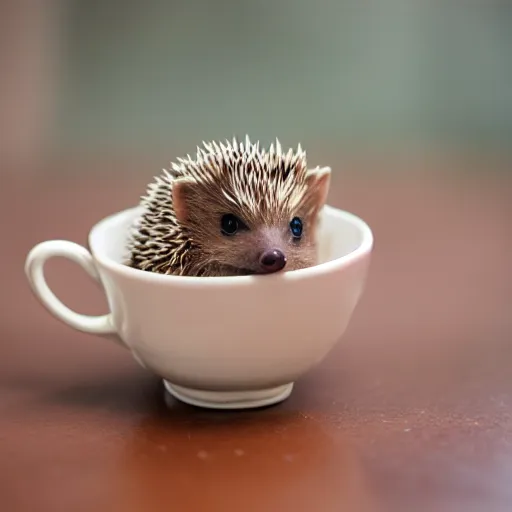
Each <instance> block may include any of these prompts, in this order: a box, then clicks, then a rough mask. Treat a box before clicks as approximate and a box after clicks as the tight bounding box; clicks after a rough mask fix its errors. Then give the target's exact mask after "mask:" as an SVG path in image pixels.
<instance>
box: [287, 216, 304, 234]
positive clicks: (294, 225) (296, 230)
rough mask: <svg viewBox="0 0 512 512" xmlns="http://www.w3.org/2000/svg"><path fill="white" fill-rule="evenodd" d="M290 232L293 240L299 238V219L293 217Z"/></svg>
mask: <svg viewBox="0 0 512 512" xmlns="http://www.w3.org/2000/svg"><path fill="white" fill-rule="evenodd" d="M290 230H291V232H292V235H293V237H294V238H300V237H301V236H302V221H301V220H300V219H299V217H294V218H293V219H292V220H291V222H290Z"/></svg>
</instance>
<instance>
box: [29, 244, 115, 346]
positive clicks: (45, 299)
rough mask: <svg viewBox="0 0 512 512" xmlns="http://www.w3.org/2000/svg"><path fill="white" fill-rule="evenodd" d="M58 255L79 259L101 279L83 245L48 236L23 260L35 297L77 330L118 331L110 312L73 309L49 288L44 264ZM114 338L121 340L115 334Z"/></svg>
mask: <svg viewBox="0 0 512 512" xmlns="http://www.w3.org/2000/svg"><path fill="white" fill-rule="evenodd" d="M59 256H60V257H64V258H67V259H69V260H71V261H74V262H75V263H78V264H79V265H80V266H81V267H82V268H83V269H84V270H85V271H86V272H87V273H88V274H89V275H90V276H91V277H92V278H93V279H94V280H95V281H97V282H99V283H101V280H100V276H99V274H98V271H97V269H96V266H95V264H94V260H93V258H92V256H91V254H90V253H89V251H88V250H87V249H86V248H85V247H82V246H81V245H78V244H75V243H74V242H68V241H64V240H49V241H47V242H42V243H40V244H38V245H36V246H35V247H34V248H33V249H32V250H31V251H30V252H29V254H28V256H27V259H26V263H25V274H26V276H27V278H28V281H29V283H30V286H31V288H32V290H33V292H34V293H35V295H36V296H37V298H38V299H39V300H40V301H41V302H42V304H43V305H44V306H45V307H46V309H48V311H50V313H52V314H53V315H54V316H55V317H57V318H58V319H59V320H61V321H62V322H64V323H65V324H67V325H69V326H71V327H73V328H74V329H77V330H78V331H82V332H87V333H91V334H99V335H104V336H108V337H110V336H109V335H113V334H117V331H116V329H115V327H114V324H113V322H112V315H111V313H108V314H107V315H101V316H89V315H82V314H80V313H76V312H75V311H72V310H71V309H69V308H68V307H67V306H65V305H64V304H63V303H62V302H61V301H60V300H59V299H58V298H57V297H56V296H55V294H54V293H53V292H52V291H51V289H50V288H49V286H48V285H47V284H46V280H45V277H44V265H45V263H46V261H47V260H49V259H50V258H54V257H59ZM114 338H115V339H116V341H118V342H121V340H120V339H119V338H118V337H117V336H115V337H114Z"/></svg>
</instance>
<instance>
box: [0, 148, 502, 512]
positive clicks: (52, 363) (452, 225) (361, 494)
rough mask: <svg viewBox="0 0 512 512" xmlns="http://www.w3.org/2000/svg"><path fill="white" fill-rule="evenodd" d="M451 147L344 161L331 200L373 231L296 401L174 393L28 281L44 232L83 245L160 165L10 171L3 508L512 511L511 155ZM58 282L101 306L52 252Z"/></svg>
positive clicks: (75, 303) (3, 200)
mask: <svg viewBox="0 0 512 512" xmlns="http://www.w3.org/2000/svg"><path fill="white" fill-rule="evenodd" d="M452 164H453V163H451V162H447V161H444V162H443V163H442V165H441V164H440V163H439V162H436V161H431V162H429V163H423V164H422V165H421V166H418V165H416V167H414V165H409V163H407V162H402V166H403V170H404V172H401V171H396V172H395V173H391V174H387V173H386V172H384V171H383V172H379V171H380V168H382V162H381V161H379V160H378V159H376V160H375V161H374V162H366V163H364V164H363V163H359V164H357V165H360V166H361V167H364V166H366V167H369V166H371V167H372V168H374V167H375V169H378V170H377V171H375V172H373V173H372V172H369V173H358V172H357V170H358V168H357V165H356V164H353V165H352V167H351V166H350V165H348V171H347V172H346V175H343V174H342V173H340V174H339V175H336V177H335V179H334V183H333V187H332V190H331V195H330V201H329V202H330V203H331V204H333V205H335V206H339V207H343V208H346V209H348V210H351V211H353V212H354V213H356V214H359V215H361V216H362V217H363V218H364V219H365V220H367V221H368V223H369V224H370V225H371V227H372V228H373V230H374V234H375V239H376V242H375V253H374V258H373V263H372V267H371V271H370V276H369V281H368V286H367V289H366V293H365V295H364V297H363V299H362V301H361V303H360V305H359V306H358V308H357V310H356V312H355V315H354V317H353V321H352V322H351V324H350V326H349V329H348V330H347V332H346V335H345V336H344V338H343V340H342V342H340V343H339V345H338V346H337V347H336V348H335V350H334V351H333V352H332V353H331V354H330V355H329V357H328V358H327V359H326V360H325V362H324V363H323V364H322V365H321V366H320V367H318V368H316V369H315V370H314V371H312V372H311V373H310V374H309V375H308V376H306V377H305V378H304V379H302V380H301V381H300V382H298V383H297V385H296V388H295V391H294V393H293V394H292V396H291V397H290V398H289V400H287V401H286V402H284V403H282V404H280V405H278V406H274V407H271V408H267V409H262V410H258V411H250V412H212V411H206V410H199V409H195V408H192V407H189V406H186V405H183V404H180V403H177V402H176V401H174V400H172V399H169V398H168V397H166V396H165V394H164V391H163V388H162V385H161V383H160V382H159V380H158V379H157V378H155V377H154V376H152V375H151V374H148V373H147V372H146V371H144V370H143V369H141V368H139V367H138V366H137V365H136V363H135V362H134V361H133V360H132V359H131V358H130V357H129V356H128V354H126V353H125V352H124V351H123V350H122V349H120V348H118V347H117V346H114V344H110V343H108V342H107V341H105V340H104V339H99V338H95V337H93V336H89V335H86V334H81V333H77V332H75V331H73V330H72V329H71V328H68V327H67V326H65V325H63V324H61V323H59V322H58V321H57V320H55V319H54V318H53V317H51V316H50V315H49V314H48V313H47V312H46V310H44V308H43V307H42V306H41V305H40V304H39V303H38V302H37V301H36V299H35V298H34V297H33V296H32V294H31V292H30V291H29V288H28V285H27V283H26V281H25V278H24V275H23V263H24V258H25V256H26V253H27V252H28V250H29V249H30V248H31V247H32V246H33V245H34V244H35V243H37V242H39V241H42V240H45V239H51V238H64V239H70V240H73V241H76V242H79V243H85V241H86V236H87V231H88V229H89V228H90V227H91V226H92V224H93V223H95V222H96V221H97V220H99V219H101V218H102V217H103V216H105V215H107V214H109V213H112V212H113V211H116V210H118V209H121V208H125V207H128V206H131V205H132V204H134V202H135V201H136V200H137V198H138V196H139V195H140V193H141V192H142V189H143V188H144V185H145V182H146V181H147V180H148V179H149V177H150V174H148V173H147V172H145V174H143V175H141V174H133V173H128V174H127V175H126V176H121V175H119V174H117V175H116V174H115V173H114V174H112V175H108V174H106V173H103V174H102V172H101V169H99V170H98V169H96V170H98V172H94V173H86V172H84V173H79V174H78V177H77V175H74V176H72V177H70V176H68V175H59V174H58V173H57V172H54V173H49V174H45V175H43V176H42V177H37V176H36V177H34V176H31V175H28V176H25V177H23V175H17V177H12V176H11V177H10V176H2V177H1V178H0V180H1V182H0V214H1V219H2V220H1V226H2V242H1V261H2V265H1V267H0V272H1V281H0V283H1V286H0V303H1V309H0V348H1V353H0V356H1V357H0V392H1V394H0V509H1V510H2V511H3V512H25V511H26V512H46V511H48V512H50V511H51V512H61V511H62V512H80V511H88V512H89V511H95V512H97V511H109V512H117V511H123V512H131V511H134V512H135V511H144V512H145V511H147V512H154V511H160V510H162V511H164V510H165V511H169V510H173V511H174V510H175V511H192V512H202V511H208V512H217V511H240V512H252V511H255V512H274V511H275V512H278V511H279V512H284V511H318V512H321V511H325V512H331V511H332V512H341V511H345V510H346V511H350V512H358V511H374V510H375V511H376V510H379V511H380V510H383V511H391V512H399V511H406V512H409V511H411V512H412V511H415V512H423V511H432V512H445V511H464V512H473V511H475V512H476V511H478V512H481V511H485V512H491V511H492V512H494V511H507V512H509V511H510V510H512V256H511V255H512V227H511V224H512V199H511V190H512V176H511V175H510V173H507V172H500V169H499V168H501V167H503V169H502V171H506V170H507V169H510V165H509V164H510V162H508V163H506V162H505V163H503V162H502V163H501V164H496V163H492V164H489V165H488V164H487V163H485V162H483V161H479V162H478V161H475V160H473V159H471V158H468V159H466V160H463V161H458V162H457V163H456V164H453V165H452ZM389 166H390V167H392V166H394V164H391V163H389ZM429 166H430V167H429ZM106 167H108V166H106ZM480 167H481V170H482V172H480V173H476V172H475V173H472V172H470V171H471V169H474V170H480ZM466 168H467V169H469V170H470V171H468V172H459V170H460V169H464V170H465V169H466ZM422 169H423V170H429V171H432V172H429V173H424V172H422ZM434 169H439V172H434V171H433V170H434ZM458 169H459V170H458ZM405 170H408V171H409V172H405ZM491 170H492V171H493V172H490V171H491ZM150 172H151V171H150ZM48 279H49V281H50V283H51V285H52V286H53V287H54V289H55V291H56V293H58V294H59V295H60V296H61V297H62V298H63V299H64V300H65V301H66V302H67V303H68V304H69V305H70V306H71V307H73V308H76V309H77V310H79V311H81V312H84V313H90V314H99V313H101V312H104V311H105V309H106V303H105V300H104V298H103V297H102V295H101V292H100V291H99V290H98V289H97V288H96V287H95V285H94V284H92V283H91V282H90V280H89V279H88V278H87V277H86V276H85V275H84V273H83V272H81V271H80V269H78V268H77V267H75V266H74V265H73V264H71V263H69V262H66V261H51V262H50V263H49V267H48Z"/></svg>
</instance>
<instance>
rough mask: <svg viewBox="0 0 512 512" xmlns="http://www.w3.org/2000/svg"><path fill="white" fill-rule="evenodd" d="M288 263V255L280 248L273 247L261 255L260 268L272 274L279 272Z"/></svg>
mask: <svg viewBox="0 0 512 512" xmlns="http://www.w3.org/2000/svg"><path fill="white" fill-rule="evenodd" d="M285 265H286V255H285V254H284V253H283V252H281V251H280V250H279V249H271V250H269V251H265V252H263V254H262V255H261V256H260V268H261V270H262V272H264V273H266V274H270V273H272V272H279V271H280V270H282V269H283V268H284V267H285Z"/></svg>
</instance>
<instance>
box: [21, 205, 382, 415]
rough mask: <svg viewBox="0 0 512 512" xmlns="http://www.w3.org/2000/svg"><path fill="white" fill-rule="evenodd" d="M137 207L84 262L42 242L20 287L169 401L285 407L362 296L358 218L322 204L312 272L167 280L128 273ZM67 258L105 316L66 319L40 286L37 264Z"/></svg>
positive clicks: (105, 228)
mask: <svg viewBox="0 0 512 512" xmlns="http://www.w3.org/2000/svg"><path fill="white" fill-rule="evenodd" d="M139 214H140V210H139V208H133V209H129V210H125V211H122V212H119V213H116V214H114V215H112V216H110V217H107V218H105V219H104V220H102V221H101V222H99V223H98V224H96V226H94V227H93V229H92V230H91V233H90V236H89V247H90V250H91V253H92V255H91V254H89V252H88V251H87V250H86V249H85V248H83V247H81V246H79V245H77V244H74V243H72V242H65V241H49V242H43V243H42V244H39V246H36V247H35V248H34V249H33V250H32V251H31V253H30V254H29V256H28V258H27V264H26V272H27V276H28V279H29V282H30V284H31V286H32V288H33V290H34V291H35V293H36V295H37V296H38V297H39V299H40V300H41V302H42V303H43V304H44V305H45V306H46V307H47V308H48V309H49V311H50V312H51V313H52V314H54V315H55V316H56V317H57V318H59V319H60V320H62V321H63V322H65V323H67V324H68V325H70V326H71V327H74V328H76V329H79V330H82V331H85V332H89V333H92V334H97V335H101V336H106V337H109V338H114V339H115V340H117V341H119V342H120V344H121V345H122V346H124V347H125V348H127V349H128V350H129V351H130V352H131V353H132V355H133V357H134V358H135V359H136V360H137V361H138V362H139V363H140V364H141V365H142V366H144V367H145V368H147V369H148V370H150V371H152V372H153V373H155V374H156V375H158V376H160V377H161V378H162V379H163V380H164V383H165V386H166V389H167V390H168V391H169V393H171V395H173V396H174V397H176V398H178V399H180V400H182V401H184V402H187V403H189V404H193V405H197V406H203V407H214V408H224V409H225V408H248V407H258V406H263V405H269V404H272V403H276V402H280V401H282V400H284V399H286V398H287V397H288V396H289V395H290V393H291V391H292V388H293V383H294V381H295V380H296V379H298V378H299V377H301V376H302V375H303V374H305V373H306V372H307V371H309V370H310V369H311V368H312V367H313V366H315V365H316V364H318V363H319V362H320V361H321V360H322V359H324V357H326V355H327V354H328V353H329V352H330V350H331V349H332V348H333V347H334V345H335V344H336V343H337V341H338V340H339V339H340V338H341V336H342V335H343V333H344V331H345V329H346V327H347V325H348V322H349V320H350V318H351V315H352V313H353V310H354V308H355V306H356V305H357V303H358V301H359V298H360V295H361V293H362V291H363V288H364V284H365V280H366V275H367V270H368V266H369V261H370V254H371V251H372V246H373V237H372V233H371V230H370V228H369V227H368V226H367V225H366V223H365V222H364V221H362V220H361V219H359V218H358V217H356V216H354V215H352V214H350V213H348V212H344V211H341V210H337V209H335V208H332V207H329V206H326V207H325V208H324V210H323V212H322V216H321V223H320V227H319V256H320V263H319V264H318V265H316V266H314V267H309V268H305V269H300V270H293V271H288V272H279V273H274V274H270V275H255V276H229V277H189V276H166V275H161V274H156V273H152V272H144V271H141V270H137V269H134V268H130V267H128V266H127V265H125V264H124V262H126V261H127V254H126V249H125V248H126V239H127V235H128V233H129V229H130V226H131V225H132V223H133V221H134V220H135V218H136V217H137V216H138V215H139ZM53 256H65V257H68V258H69V259H71V260H73V261H75V262H77V263H79V264H80V265H81V266H82V267H83V268H84V270H86V271H87V272H88V273H89V275H91V277H93V278H95V279H97V280H98V281H100V283H101V284H102V285H103V288H104V290H105V294H106V296H107V301H108V305H109V308H110V313H109V314H107V315H104V316H101V317H88V316H85V315H80V314H78V313H75V312H73V311H71V310H69V309H68V308H67V307H66V306H64V304H62V303H61V302H60V301H59V300H58V299H57V298H56V297H55V296H54V295H53V293H52V292H51V290H50V289H49V287H48V285H47V284H46V282H45V280H44V276H43V267H44V263H45V261H46V260H47V259H48V258H50V257H53Z"/></svg>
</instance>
